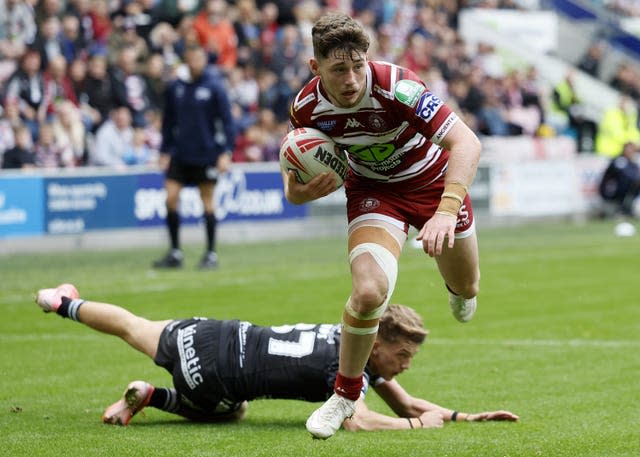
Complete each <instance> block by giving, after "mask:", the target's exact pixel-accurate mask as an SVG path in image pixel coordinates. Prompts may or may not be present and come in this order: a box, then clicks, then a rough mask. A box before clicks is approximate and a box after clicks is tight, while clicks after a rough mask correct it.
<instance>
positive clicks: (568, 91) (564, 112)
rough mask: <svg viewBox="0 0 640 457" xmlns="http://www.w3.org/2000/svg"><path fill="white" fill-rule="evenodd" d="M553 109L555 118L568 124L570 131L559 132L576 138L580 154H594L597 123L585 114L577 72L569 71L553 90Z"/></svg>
mask: <svg viewBox="0 0 640 457" xmlns="http://www.w3.org/2000/svg"><path fill="white" fill-rule="evenodd" d="M552 109H553V112H554V114H555V118H556V119H557V120H558V121H560V122H563V123H564V122H566V124H557V125H558V126H561V125H566V127H567V128H568V129H569V130H566V129H565V130H559V131H560V133H568V134H570V135H571V136H575V138H576V142H577V144H576V146H577V149H578V152H593V150H594V141H595V135H596V123H595V122H594V121H593V120H591V119H589V118H588V117H587V116H586V114H585V109H584V106H583V105H582V100H581V98H580V96H579V95H578V93H577V91H576V88H575V72H574V71H573V70H569V71H568V72H567V73H566V75H565V77H564V78H563V79H562V80H561V81H560V82H559V83H558V84H557V85H556V86H555V87H554V88H553V94H552Z"/></svg>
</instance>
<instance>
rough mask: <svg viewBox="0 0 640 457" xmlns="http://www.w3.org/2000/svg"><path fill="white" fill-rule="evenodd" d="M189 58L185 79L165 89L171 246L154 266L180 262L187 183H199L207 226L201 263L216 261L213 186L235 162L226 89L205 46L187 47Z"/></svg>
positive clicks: (209, 264) (164, 133)
mask: <svg viewBox="0 0 640 457" xmlns="http://www.w3.org/2000/svg"><path fill="white" fill-rule="evenodd" d="M185 61H186V64H187V67H188V75H187V78H185V79H178V80H176V81H174V82H173V83H172V84H171V85H170V86H169V87H168V88H167V90H166V92H165V110H164V116H163V123H162V140H163V141H162V147H161V151H162V153H163V154H164V162H165V163H166V162H168V166H167V168H166V175H165V181H164V187H165V190H166V192H167V201H166V203H167V220H166V222H167V230H168V232H169V240H170V250H169V252H168V253H167V255H165V256H164V257H163V258H162V259H160V260H157V261H156V262H154V264H153V265H154V267H156V268H179V267H181V266H182V263H183V256H182V252H181V251H180V239H179V230H180V215H179V213H178V204H179V201H180V191H181V190H182V188H183V187H184V186H197V187H198V190H199V191H200V199H201V200H202V204H203V207H204V215H203V216H204V221H205V230H206V251H205V253H204V256H203V257H202V259H201V260H200V263H199V264H198V267H199V268H201V269H212V268H217V266H218V256H217V254H216V252H215V247H216V246H215V237H216V225H217V222H216V217H215V214H214V206H213V190H214V188H215V184H216V182H217V179H218V175H219V174H220V173H224V172H226V171H227V170H228V169H229V166H230V164H231V153H232V151H233V149H234V143H235V128H234V126H233V117H232V115H231V105H230V103H229V99H228V97H227V93H226V88H225V87H224V86H223V84H222V81H221V80H220V79H219V78H218V77H217V76H216V75H215V74H212V73H211V72H209V71H208V69H207V66H208V65H207V53H206V51H205V50H204V49H203V48H202V47H201V46H194V47H191V48H189V49H187V51H186V52H185Z"/></svg>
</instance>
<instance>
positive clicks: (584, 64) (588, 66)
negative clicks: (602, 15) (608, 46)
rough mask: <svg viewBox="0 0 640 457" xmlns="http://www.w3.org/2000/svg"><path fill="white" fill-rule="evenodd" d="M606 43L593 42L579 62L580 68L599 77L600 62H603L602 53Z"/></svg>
mask: <svg viewBox="0 0 640 457" xmlns="http://www.w3.org/2000/svg"><path fill="white" fill-rule="evenodd" d="M604 48H605V45H604V43H603V42H601V41H597V42H595V43H592V44H591V46H589V48H588V49H587V52H586V53H585V55H584V56H582V58H581V59H580V61H579V62H578V68H579V69H580V70H582V71H584V72H585V73H588V74H590V75H591V76H593V77H594V78H597V77H598V76H599V74H600V64H601V63H602V55H603V53H604Z"/></svg>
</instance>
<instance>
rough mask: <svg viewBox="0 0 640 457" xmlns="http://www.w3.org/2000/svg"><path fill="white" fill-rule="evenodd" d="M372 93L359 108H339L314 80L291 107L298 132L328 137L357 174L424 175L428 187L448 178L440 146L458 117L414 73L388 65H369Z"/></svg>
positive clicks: (386, 177) (381, 177) (383, 177)
mask: <svg viewBox="0 0 640 457" xmlns="http://www.w3.org/2000/svg"><path fill="white" fill-rule="evenodd" d="M366 70H367V75H366V84H367V89H366V90H367V92H366V94H365V96H364V97H363V98H362V100H361V101H360V103H358V105H357V106H354V107H352V108H339V107H337V106H335V105H333V104H332V103H331V102H330V101H329V98H328V96H327V95H326V93H325V92H324V89H323V88H322V85H321V83H320V78H319V77H317V76H316V77H315V78H313V79H312V80H311V81H309V83H307V84H306V85H305V86H304V87H303V88H302V90H300V92H299V93H298V94H297V96H296V98H295V100H294V101H293V103H292V105H291V111H290V120H291V124H292V126H293V127H294V128H298V127H311V128H316V129H318V130H321V131H323V132H325V133H326V134H327V135H329V136H330V137H331V138H332V139H333V140H334V141H335V142H336V143H338V145H339V146H341V147H342V148H343V149H344V150H345V151H346V152H347V156H348V158H349V164H350V166H351V170H352V172H353V173H354V174H355V175H356V176H358V177H365V178H369V179H373V180H376V181H382V182H399V181H406V180H408V179H411V178H413V177H417V176H419V175H421V176H422V179H425V176H424V174H425V173H427V176H426V178H427V182H430V181H432V180H435V179H436V178H438V177H440V176H441V175H442V174H443V173H444V169H445V167H446V163H447V159H448V157H449V153H448V151H446V150H445V149H443V148H442V147H440V146H439V145H438V144H439V142H440V141H441V140H442V139H443V138H444V137H445V135H446V134H447V132H449V130H450V129H451V127H452V126H453V125H454V124H455V123H456V122H457V120H458V117H457V115H456V114H455V113H454V112H453V111H451V109H450V108H449V107H448V106H447V105H445V104H444V103H443V101H442V100H441V99H440V98H438V97H437V96H436V95H435V94H433V93H431V92H430V91H429V90H428V89H427V87H426V86H425V84H424V83H423V82H422V81H421V80H420V79H419V78H418V76H417V75H416V74H415V73H413V72H412V71H410V70H408V69H406V68H402V67H399V66H397V65H393V64H390V63H386V62H369V64H368V67H367V69H366Z"/></svg>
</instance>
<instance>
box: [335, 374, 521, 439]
mask: <svg viewBox="0 0 640 457" xmlns="http://www.w3.org/2000/svg"><path fill="white" fill-rule="evenodd" d="M375 390H376V392H377V393H378V394H379V395H380V397H382V399H383V400H384V401H385V402H386V403H387V404H388V405H389V407H390V408H391V409H392V410H393V411H394V412H395V413H396V414H397V415H398V416H399V417H391V416H386V415H384V414H380V413H377V412H375V411H372V410H370V409H369V408H368V407H367V406H366V404H365V403H364V400H359V401H358V403H357V405H356V412H355V414H354V415H353V417H352V418H351V419H347V420H346V421H345V422H344V424H343V426H344V428H345V429H346V430H349V431H360V430H398V429H408V430H410V429H419V428H437V427H442V425H443V423H444V422H446V421H455V422H462V421H467V422H480V421H517V420H518V419H519V417H518V416H517V415H516V414H514V413H512V412H510V411H502V410H500V411H486V412H481V413H467V412H458V411H455V410H452V409H448V408H444V407H442V406H439V405H436V404H435V403H431V402H429V401H427V400H424V399H422V398H416V397H413V396H411V395H409V393H407V391H406V390H404V388H403V387H402V386H401V385H400V384H399V383H398V382H397V381H396V380H395V379H393V380H391V381H386V382H384V383H382V384H380V385H378V386H376V387H375Z"/></svg>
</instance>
